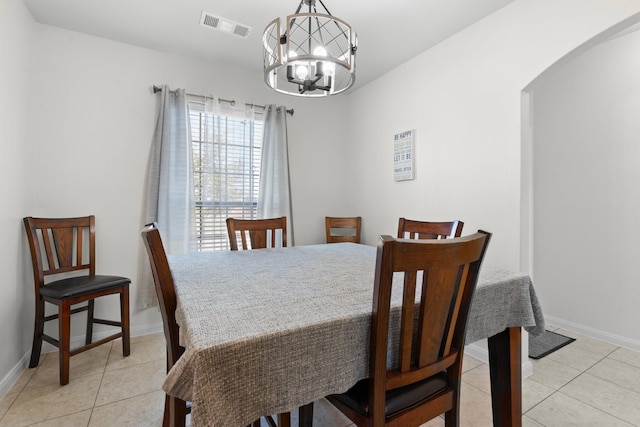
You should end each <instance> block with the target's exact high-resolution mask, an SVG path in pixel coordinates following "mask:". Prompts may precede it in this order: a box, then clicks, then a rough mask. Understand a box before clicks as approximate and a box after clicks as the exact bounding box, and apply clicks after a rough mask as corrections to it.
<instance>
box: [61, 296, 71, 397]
mask: <svg viewBox="0 0 640 427" xmlns="http://www.w3.org/2000/svg"><path fill="white" fill-rule="evenodd" d="M58 330H59V334H58V351H59V353H60V356H59V359H60V360H59V363H60V385H66V384H69V351H70V348H69V347H70V346H71V304H69V302H68V301H62V302H60V305H59V306H58Z"/></svg>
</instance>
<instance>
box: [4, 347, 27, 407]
mask: <svg viewBox="0 0 640 427" xmlns="http://www.w3.org/2000/svg"><path fill="white" fill-rule="evenodd" d="M30 357H31V352H30V351H29V352H27V353H26V354H25V355H24V356H22V358H21V359H20V361H19V362H18V363H16V364H15V366H14V367H13V368H12V369H11V370H10V371H9V373H8V374H7V375H5V377H4V378H3V379H2V381H0V399H2V398H4V396H5V395H6V394H7V393H8V392H9V390H11V387H13V385H14V384H15V383H16V382H17V381H18V379H19V378H20V375H22V371H23V370H25V369H26V368H27V366H29V358H30Z"/></svg>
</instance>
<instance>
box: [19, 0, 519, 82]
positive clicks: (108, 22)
mask: <svg viewBox="0 0 640 427" xmlns="http://www.w3.org/2000/svg"><path fill="white" fill-rule="evenodd" d="M512 1H513V0H393V1H390V0H377V1H365V0H348V1H347V0H323V2H324V4H325V6H326V7H327V8H328V9H329V11H330V12H331V14H332V15H334V16H336V17H338V18H341V19H343V20H345V21H347V22H348V23H349V24H350V25H351V26H352V28H353V29H354V30H355V31H356V32H357V34H358V52H357V58H356V63H357V76H356V85H355V87H357V86H359V85H363V84H365V83H367V82H369V81H371V80H373V79H375V78H377V77H379V76H381V75H382V74H384V73H386V72H388V71H390V70H391V69H393V68H395V67H396V66H398V65H400V64H401V63H403V62H405V61H407V60H408V59H410V58H412V57H413V56H415V55H417V54H418V53H420V52H422V51H424V50H426V49H428V48H430V47H432V46H434V45H435V44H437V43H439V42H441V41H442V40H444V39H446V38H448V37H450V36H451V35H453V34H455V33H456V32H458V31H460V30H462V29H463V28H465V27H467V26H469V25H470V24H472V23H474V22H476V21H478V20H480V19H482V18H484V17H485V16H487V15H489V14H491V13H492V12H494V11H496V10H498V9H500V8H501V7H503V6H505V5H507V4H509V3H511V2H512ZM24 3H25V4H26V5H27V7H28V8H29V10H30V11H31V14H32V15H33V17H34V18H35V20H36V21H38V22H40V23H43V24H49V25H53V26H57V27H62V28H66V29H70V30H73V31H78V32H81V33H87V34H92V35H95V36H99V37H104V38H107V39H111V40H116V41H120V42H124V43H129V44H132V45H136V46H142V47H146V48H150V49H156V50H159V51H163V52H169V53H174V54H178V55H182V56H187V57H191V58H196V59H201V60H205V61H210V62H213V63H216V64H221V65H224V66H226V67H230V68H234V69H240V70H245V71H248V72H255V73H256V74H260V75H261V74H262V47H261V38H262V32H263V30H264V28H265V27H266V25H267V24H268V23H269V22H270V21H271V20H272V19H274V18H276V17H280V18H282V19H284V18H285V17H286V16H287V15H290V14H292V13H294V11H295V10H296V8H297V7H298V4H299V0H224V1H223V0H24ZM320 8H321V7H320V4H319V2H318V9H320ZM202 11H207V12H210V13H212V14H214V15H218V16H222V17H225V18H228V19H230V20H233V21H236V22H238V23H241V24H245V25H248V26H250V27H252V31H251V34H250V36H249V37H248V38H247V39H244V38H240V37H236V36H233V35H229V34H225V33H222V32H219V31H215V30H212V29H209V28H204V27H201V26H200V15H201V13H202Z"/></svg>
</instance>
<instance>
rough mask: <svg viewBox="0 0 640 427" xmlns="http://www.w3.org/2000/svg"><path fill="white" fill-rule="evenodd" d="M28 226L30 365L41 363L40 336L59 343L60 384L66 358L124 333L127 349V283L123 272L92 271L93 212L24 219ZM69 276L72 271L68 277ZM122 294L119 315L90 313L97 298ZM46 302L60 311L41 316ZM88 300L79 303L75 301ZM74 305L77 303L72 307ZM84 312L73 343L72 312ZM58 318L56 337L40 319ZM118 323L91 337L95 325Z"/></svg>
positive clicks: (125, 350)
mask: <svg viewBox="0 0 640 427" xmlns="http://www.w3.org/2000/svg"><path fill="white" fill-rule="evenodd" d="M23 222H24V227H25V230H26V232H27V240H28V241H29V249H30V251H31V264H32V266H33V279H34V285H35V326H34V330H33V345H32V347H31V360H30V362H29V367H30V368H35V367H36V366H38V364H39V363H40V352H41V351H42V341H43V340H44V341H46V342H48V343H49V344H52V345H54V346H56V347H58V353H59V365H60V385H65V384H68V383H69V358H70V357H71V356H75V355H76V354H78V353H82V352H83V351H87V350H89V349H92V348H94V347H96V346H99V345H101V344H105V343H107V342H109V341H112V340H115V339H117V338H122V354H123V355H124V356H128V355H129V353H130V352H131V347H130V340H129V284H130V283H131V280H129V279H128V278H126V277H122V276H105V275H96V244H95V218H94V216H93V215H91V216H87V217H80V218H33V217H26V218H24V219H23ZM70 276H72V277H70ZM106 295H119V296H120V320H119V321H114V320H106V319H98V318H96V317H94V305H95V299H96V298H99V297H103V296H106ZM45 302H47V303H50V304H54V305H56V306H57V307H58V312H57V313H56V314H52V315H49V316H45ZM84 302H86V303H87V304H86V305H83V306H81V307H77V304H80V303H84ZM72 306H75V307H72ZM83 311H86V312H87V325H86V332H85V343H84V345H83V346H81V347H77V348H75V349H71V348H70V347H71V316H72V315H73V314H76V313H80V312H83ZM54 319H58V339H56V338H53V337H52V336H50V335H47V334H46V333H45V332H44V324H45V322H48V321H50V320H54ZM94 324H102V325H109V326H116V327H118V328H119V329H120V331H119V332H118V333H115V334H112V335H109V336H107V337H105V338H102V339H100V340H97V341H95V342H94V341H93V325H94Z"/></svg>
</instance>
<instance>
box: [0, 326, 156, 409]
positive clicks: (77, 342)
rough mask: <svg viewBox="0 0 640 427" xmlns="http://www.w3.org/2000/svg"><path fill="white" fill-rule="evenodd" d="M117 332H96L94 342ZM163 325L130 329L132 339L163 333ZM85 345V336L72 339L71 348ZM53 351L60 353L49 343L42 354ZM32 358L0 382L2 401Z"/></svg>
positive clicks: (28, 356)
mask: <svg viewBox="0 0 640 427" xmlns="http://www.w3.org/2000/svg"><path fill="white" fill-rule="evenodd" d="M116 332H117V329H111V330H108V331H102V332H96V333H94V334H93V338H94V340H96V341H97V340H99V339H102V338H105V337H108V336H109V335H112V334H114V333H116ZM162 332H163V328H162V323H156V324H150V325H143V326H138V327H133V328H130V333H131V336H132V337H139V336H143V335H150V334H156V333H162ZM83 344H84V335H78V336H75V337H71V348H75V347H80V346H81V345H83ZM52 351H58V348H57V347H54V346H52V345H51V344H49V343H47V342H43V343H42V352H43V353H49V352H52ZM30 358H31V349H29V351H28V352H27V353H25V355H24V356H22V358H21V359H20V361H18V363H16V364H15V366H14V367H13V368H12V369H11V371H9V373H8V374H7V375H5V377H4V378H3V379H2V381H0V399H2V398H3V397H4V396H5V395H6V394H7V393H8V392H9V390H11V387H13V385H14V384H15V383H16V382H17V381H18V379H19V378H20V375H22V371H23V370H24V369H26V368H27V366H29V359H30Z"/></svg>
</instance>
